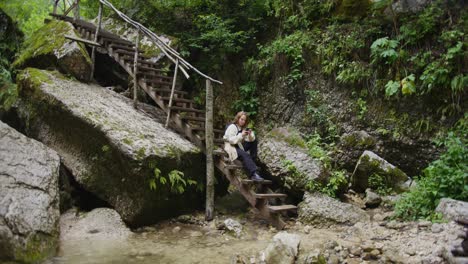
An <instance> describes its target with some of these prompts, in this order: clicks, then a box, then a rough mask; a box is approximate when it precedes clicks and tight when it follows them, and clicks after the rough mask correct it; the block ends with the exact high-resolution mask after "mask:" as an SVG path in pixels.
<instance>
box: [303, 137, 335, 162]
mask: <svg viewBox="0 0 468 264" xmlns="http://www.w3.org/2000/svg"><path fill="white" fill-rule="evenodd" d="M321 141H322V138H321V136H320V134H318V133H315V134H313V135H311V136H310V137H309V139H308V140H307V143H306V146H307V149H308V154H309V156H311V157H312V158H315V159H318V160H320V161H321V162H322V163H323V165H324V166H325V168H330V167H331V158H330V156H329V154H328V152H327V151H326V150H325V149H324V147H323V144H322V142H321Z"/></svg>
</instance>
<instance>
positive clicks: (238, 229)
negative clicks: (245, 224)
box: [224, 218, 242, 237]
mask: <svg viewBox="0 0 468 264" xmlns="http://www.w3.org/2000/svg"><path fill="white" fill-rule="evenodd" d="M224 226H225V228H226V229H227V230H228V231H231V232H233V233H234V234H235V235H236V237H240V236H241V235H242V225H241V224H240V223H239V222H237V221H236V220H234V219H231V218H228V219H226V220H224Z"/></svg>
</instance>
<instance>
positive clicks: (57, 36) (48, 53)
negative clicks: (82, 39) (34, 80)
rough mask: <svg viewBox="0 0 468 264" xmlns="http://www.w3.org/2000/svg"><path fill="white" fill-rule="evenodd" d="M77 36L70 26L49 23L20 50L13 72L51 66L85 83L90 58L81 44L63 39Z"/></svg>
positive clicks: (56, 22)
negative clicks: (67, 36) (68, 36)
mask: <svg viewBox="0 0 468 264" xmlns="http://www.w3.org/2000/svg"><path fill="white" fill-rule="evenodd" d="M65 35H71V36H74V37H78V36H79V35H78V34H77V33H76V31H75V29H74V28H73V25H72V24H70V23H68V22H64V21H56V20H53V21H51V22H49V23H47V24H45V25H44V26H43V27H42V28H40V29H39V30H38V31H36V32H35V33H34V34H33V35H32V36H31V38H29V39H28V40H27V41H26V42H25V43H24V47H23V51H22V52H21V54H20V55H19V57H18V59H16V60H15V61H14V62H13V64H12V66H13V68H16V69H23V68H26V67H36V68H41V69H48V68H51V67H55V68H57V69H59V70H60V71H62V72H64V73H65V74H71V75H72V76H74V77H75V78H77V79H79V80H87V79H88V77H89V72H90V69H91V58H90V57H89V55H88V52H87V51H86V48H85V46H84V45H83V44H82V43H77V42H75V41H72V40H68V39H66V38H65Z"/></svg>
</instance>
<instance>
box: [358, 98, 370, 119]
mask: <svg viewBox="0 0 468 264" xmlns="http://www.w3.org/2000/svg"><path fill="white" fill-rule="evenodd" d="M356 103H357V105H358V107H359V112H358V118H359V119H363V118H364V115H365V114H366V113H367V102H366V101H365V100H364V99H362V98H358V100H357V102H356Z"/></svg>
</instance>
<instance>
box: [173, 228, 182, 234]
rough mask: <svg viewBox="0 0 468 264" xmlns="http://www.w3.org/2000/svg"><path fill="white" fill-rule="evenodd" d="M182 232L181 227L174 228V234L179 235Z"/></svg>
mask: <svg viewBox="0 0 468 264" xmlns="http://www.w3.org/2000/svg"><path fill="white" fill-rule="evenodd" d="M180 230H181V228H180V226H176V227H174V228H172V233H173V234H177V233H179V232H180Z"/></svg>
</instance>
